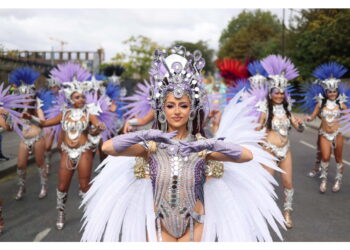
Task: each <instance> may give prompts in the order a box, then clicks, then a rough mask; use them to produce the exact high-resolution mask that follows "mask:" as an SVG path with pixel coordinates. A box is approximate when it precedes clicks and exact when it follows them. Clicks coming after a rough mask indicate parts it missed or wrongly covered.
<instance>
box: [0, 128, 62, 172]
mask: <svg viewBox="0 0 350 250" xmlns="http://www.w3.org/2000/svg"><path fill="white" fill-rule="evenodd" d="M19 141H20V137H19V136H18V135H17V134H16V133H15V132H8V131H4V132H2V152H3V154H4V155H5V156H7V157H9V158H10V160H8V161H0V178H2V177H4V176H6V175H8V174H10V173H13V172H15V171H16V168H17V154H18V145H19ZM51 151H52V152H53V153H55V152H56V151H57V148H56V147H52V150H51ZM33 162H35V159H34V156H33V155H30V156H29V158H28V165H29V164H31V163H33Z"/></svg>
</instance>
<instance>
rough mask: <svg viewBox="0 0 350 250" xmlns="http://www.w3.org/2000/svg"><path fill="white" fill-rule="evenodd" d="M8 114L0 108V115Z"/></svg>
mask: <svg viewBox="0 0 350 250" xmlns="http://www.w3.org/2000/svg"><path fill="white" fill-rule="evenodd" d="M8 113H9V112H8V111H7V110H5V109H2V108H0V115H7V114H8Z"/></svg>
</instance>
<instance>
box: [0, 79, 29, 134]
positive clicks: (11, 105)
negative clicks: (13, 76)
mask: <svg viewBox="0 0 350 250" xmlns="http://www.w3.org/2000/svg"><path fill="white" fill-rule="evenodd" d="M9 89H10V86H8V87H7V88H5V89H4V83H2V84H1V85H0V109H4V110H6V111H7V113H8V116H9V118H11V119H10V120H9V121H8V123H10V124H9V125H13V130H14V131H16V133H17V134H18V135H19V136H20V137H21V138H22V139H23V134H22V131H21V130H20V128H19V127H18V125H19V124H20V125H22V126H24V123H23V121H22V119H21V117H22V114H21V113H19V112H18V111H16V110H15V109H34V108H35V107H34V106H30V105H26V104H23V103H27V102H33V101H34V99H30V98H29V97H32V95H31V94H12V95H10V94H9V93H8V92H9ZM11 120H12V122H11ZM11 123H13V124H11Z"/></svg>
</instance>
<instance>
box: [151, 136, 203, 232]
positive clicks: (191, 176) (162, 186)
mask: <svg viewBox="0 0 350 250" xmlns="http://www.w3.org/2000/svg"><path fill="white" fill-rule="evenodd" d="M187 140H190V141H193V140H195V138H194V137H192V136H191V137H190V138H187ZM178 149H179V147H178V146H177V145H165V144H162V143H161V144H158V146H157V151H156V152H155V153H154V154H152V157H151V164H150V173H151V179H152V183H153V185H154V202H155V207H156V215H157V216H159V217H160V218H161V219H162V223H163V225H164V226H165V228H166V229H167V231H168V232H169V233H170V234H171V235H173V236H174V237H176V238H179V237H181V236H182V235H183V234H184V233H185V231H186V229H187V226H188V223H189V219H190V217H191V216H192V217H194V214H193V209H194V206H195V204H196V201H197V200H201V201H202V202H203V184H204V180H205V173H204V165H205V161H204V159H203V158H202V157H200V156H199V155H198V153H191V154H189V155H188V156H182V155H180V153H178Z"/></svg>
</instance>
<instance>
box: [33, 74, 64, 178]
mask: <svg viewBox="0 0 350 250" xmlns="http://www.w3.org/2000/svg"><path fill="white" fill-rule="evenodd" d="M47 77H48V78H47V87H48V88H44V89H41V90H40V91H39V92H38V97H39V99H40V100H41V103H40V108H41V109H42V110H43V112H44V116H45V119H46V120H48V119H50V117H48V110H50V109H51V108H53V106H54V105H55V104H57V99H58V96H59V89H60V83H59V82H58V81H57V80H55V79H54V78H52V77H50V76H47ZM59 126H60V125H56V126H55V128H52V127H51V128H44V132H45V164H46V169H47V174H49V172H50V161H51V156H52V152H51V149H52V145H53V143H54V141H56V143H57V140H55V136H54V135H55V132H54V131H55V130H58V129H59ZM57 147H58V148H60V145H59V144H58V145H57Z"/></svg>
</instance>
